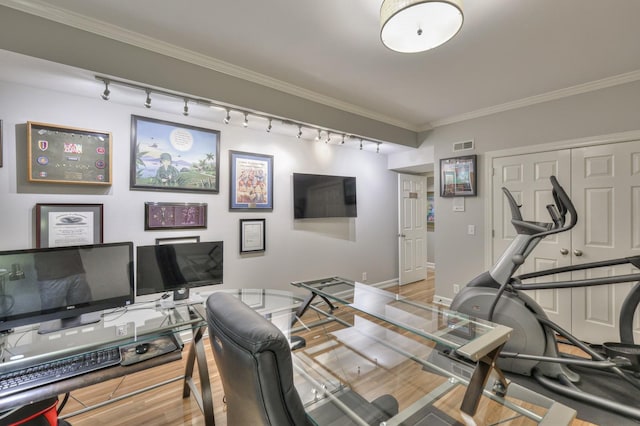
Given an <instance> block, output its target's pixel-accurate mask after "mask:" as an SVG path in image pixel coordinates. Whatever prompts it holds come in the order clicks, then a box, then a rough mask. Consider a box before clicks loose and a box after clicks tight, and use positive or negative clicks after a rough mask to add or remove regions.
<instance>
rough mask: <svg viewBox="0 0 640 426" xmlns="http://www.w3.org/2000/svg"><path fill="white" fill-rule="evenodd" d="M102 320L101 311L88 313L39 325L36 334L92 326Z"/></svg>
mask: <svg viewBox="0 0 640 426" xmlns="http://www.w3.org/2000/svg"><path fill="white" fill-rule="evenodd" d="M100 319H102V311H98V312H88V313H86V314H81V315H78V316H76V317H70V318H60V319H55V320H51V321H45V322H43V323H41V324H40V328H39V329H38V334H47V333H53V332H54V331H60V330H64V329H67V328H73V327H79V326H81V325H87V324H93V323H96V322H100Z"/></svg>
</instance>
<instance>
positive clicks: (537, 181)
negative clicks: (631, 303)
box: [492, 150, 571, 328]
mask: <svg viewBox="0 0 640 426" xmlns="http://www.w3.org/2000/svg"><path fill="white" fill-rule="evenodd" d="M493 168H494V177H493V212H494V213H493V224H492V227H493V230H494V240H493V253H492V258H493V260H494V261H496V260H497V259H498V258H499V257H500V256H501V255H502V253H503V252H504V251H505V250H506V248H507V247H508V246H509V244H510V243H511V240H512V239H513V238H514V237H515V235H516V233H515V230H514V228H513V225H512V224H511V210H510V208H509V203H508V201H507V199H506V197H505V196H504V195H503V193H502V189H501V188H502V187H503V186H504V187H506V188H508V189H509V191H511V193H512V194H513V196H514V198H515V200H516V201H517V202H518V204H521V205H522V208H521V210H520V211H521V212H522V217H523V218H524V219H525V220H535V221H540V222H549V221H550V217H549V213H548V212H547V208H546V206H547V204H550V203H552V202H553V197H552V192H551V182H550V181H549V177H550V176H552V175H554V176H556V177H557V178H558V181H559V182H560V184H561V185H562V186H563V187H564V188H565V190H566V191H567V192H569V191H570V189H571V188H570V181H569V179H570V151H569V150H561V151H554V152H542V153H536V154H526V155H519V156H512V157H502V158H496V159H494V161H493ZM570 248H571V237H570V233H567V232H565V233H562V234H556V235H551V236H549V237H547V238H545V239H544V240H542V241H541V242H540V243H539V244H538V246H537V247H536V249H535V250H534V251H533V252H532V253H531V254H530V255H529V257H528V259H526V261H525V263H524V264H523V265H522V266H521V267H520V269H519V270H518V271H517V272H516V274H523V273H525V272H533V271H539V270H543V269H548V268H551V267H560V266H568V265H570V262H571V260H570V256H568V255H562V254H561V250H562V249H567V250H568V249H570ZM568 276H569V274H560V275H555V276H550V277H544V278H543V279H539V280H538V281H540V282H547V281H558V280H564V279H568ZM527 294H529V296H531V297H532V298H533V299H534V300H536V301H537V302H538V303H539V304H540V305H541V306H542V307H543V308H544V309H545V311H546V312H547V315H548V316H549V318H550V319H552V320H553V321H555V322H557V323H558V324H560V325H561V326H562V327H565V328H570V327H571V290H568V289H564V290H535V291H530V292H527Z"/></svg>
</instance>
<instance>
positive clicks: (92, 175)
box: [27, 121, 111, 185]
mask: <svg viewBox="0 0 640 426" xmlns="http://www.w3.org/2000/svg"><path fill="white" fill-rule="evenodd" d="M27 140H28V145H27V151H28V157H29V158H28V171H27V175H28V178H29V182H50V183H71V184H83V185H111V133H110V132H101V131H98V130H89V129H80V128H77V127H63V126H58V125H56V124H45V123H36V122H33V121H29V122H27Z"/></svg>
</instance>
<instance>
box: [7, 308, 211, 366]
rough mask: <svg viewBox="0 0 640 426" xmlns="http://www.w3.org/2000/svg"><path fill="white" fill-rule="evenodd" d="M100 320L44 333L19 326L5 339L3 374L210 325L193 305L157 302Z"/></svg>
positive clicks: (101, 315)
mask: <svg viewBox="0 0 640 426" xmlns="http://www.w3.org/2000/svg"><path fill="white" fill-rule="evenodd" d="M98 319H99V321H98V322H95V323H89V324H85V325H81V326H77V327H73V328H67V329H62V330H57V331H53V332H48V333H44V334H40V333H39V327H38V325H37V324H36V325H35V326H24V327H17V328H16V329H15V330H14V331H13V332H12V333H11V334H8V335H5V336H3V337H2V338H3V342H2V344H3V350H2V355H1V357H0V373H3V372H8V371H13V370H17V369H19V368H24V367H27V366H30V365H35V364H40V363H43V362H48V361H51V360H57V361H63V360H64V359H66V358H72V357H74V356H75V355H77V354H80V353H85V352H91V351H94V350H98V349H111V348H123V347H126V346H128V345H135V344H139V343H142V342H145V341H150V340H156V339H157V338H158V337H160V336H165V335H166V336H171V335H173V334H175V333H180V332H181V331H188V330H193V329H195V328H197V327H203V326H205V325H206V320H205V318H204V317H203V316H202V315H201V314H200V313H199V312H198V310H195V309H193V308H192V307H191V306H189V305H186V304H185V305H176V306H174V307H171V308H162V307H160V306H158V305H157V304H156V303H155V302H149V303H141V304H134V305H131V306H129V307H127V308H121V309H116V310H107V311H104V312H102V313H99V318H98Z"/></svg>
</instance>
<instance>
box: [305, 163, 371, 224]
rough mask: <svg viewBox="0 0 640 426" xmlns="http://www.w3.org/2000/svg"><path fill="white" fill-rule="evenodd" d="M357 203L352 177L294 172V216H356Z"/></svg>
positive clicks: (354, 183) (354, 181)
mask: <svg viewBox="0 0 640 426" xmlns="http://www.w3.org/2000/svg"><path fill="white" fill-rule="evenodd" d="M356 207H357V204H356V178H355V177H349V176H330V175H314V174H306V173H294V174H293V215H294V218H295V219H307V218H320V217H357V216H358V211H357V208H356Z"/></svg>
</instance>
